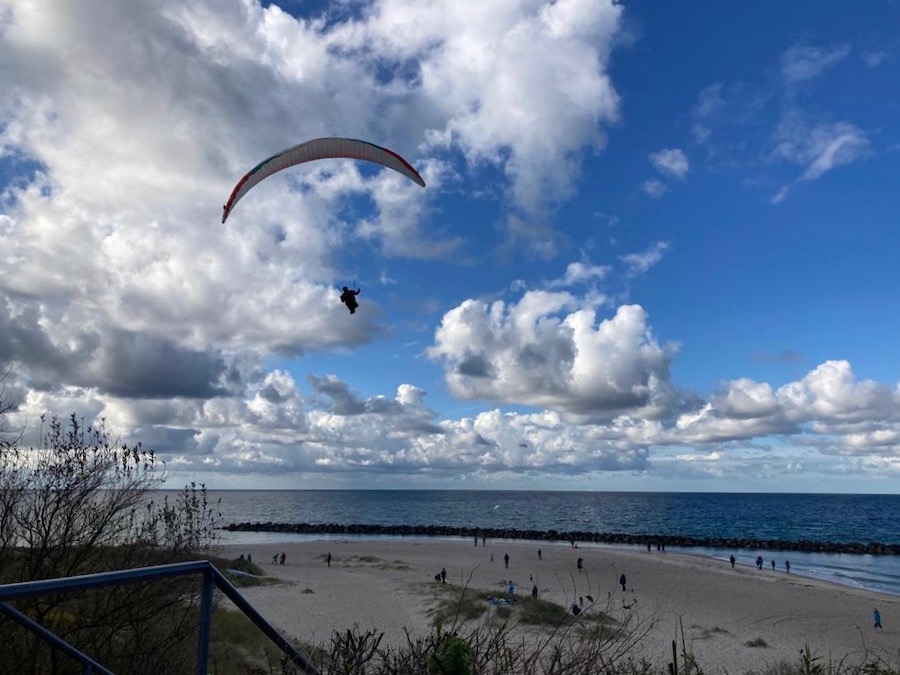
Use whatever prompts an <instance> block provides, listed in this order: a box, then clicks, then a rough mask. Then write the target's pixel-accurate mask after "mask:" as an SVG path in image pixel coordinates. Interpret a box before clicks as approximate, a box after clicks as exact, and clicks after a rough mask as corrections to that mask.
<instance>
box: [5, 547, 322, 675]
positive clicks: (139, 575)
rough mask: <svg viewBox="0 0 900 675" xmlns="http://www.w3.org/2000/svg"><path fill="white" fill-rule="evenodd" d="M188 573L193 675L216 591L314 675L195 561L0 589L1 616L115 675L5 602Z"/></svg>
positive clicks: (211, 570) (204, 656)
mask: <svg viewBox="0 0 900 675" xmlns="http://www.w3.org/2000/svg"><path fill="white" fill-rule="evenodd" d="M189 574H202V575H203V589H202V591H201V596H200V630H199V634H198V638H197V640H198V641H197V669H196V672H197V675H206V672H207V668H208V666H209V639H210V632H211V627H212V604H213V602H212V601H213V593H214V590H215V588H218V589H219V590H220V591H222V593H223V594H224V595H225V597H227V598H228V599H229V600H231V602H232V603H234V605H235V606H236V607H237V608H238V609H239V610H240V611H241V612H243V613H244V614H245V615H246V616H247V618H248V619H250V620H251V621H252V622H253V623H254V624H255V625H256V627H257V628H259V629H260V630H261V631H262V632H263V634H264V635H265V636H266V637H267V638H269V639H270V640H271V641H272V642H273V643H274V644H275V646H276V647H278V649H280V650H281V652H282V653H283V654H284V655H285V656H287V657H288V658H289V659H290V660H291V662H292V663H293V664H295V665H296V666H297V667H299V668H300V669H301V670H302V671H303V672H305V673H309V674H310V675H316V673H317V671H316V669H315V667H313V665H312V664H311V663H309V661H307V659H306V658H305V657H304V656H303V655H302V654H300V652H298V651H297V650H296V649H294V647H293V646H292V645H291V644H290V643H289V642H288V641H287V640H286V639H285V638H284V637H282V635H281V634H280V633H278V631H276V630H275V629H274V628H273V627H272V625H271V624H270V623H269V622H268V621H266V620H265V619H264V618H263V617H262V615H261V614H260V613H259V612H257V611H256V609H254V608H253V606H252V605H251V604H250V603H249V602H247V600H246V599H245V598H244V596H242V595H241V594H240V592H239V591H238V590H237V589H236V588H235V587H234V586H233V585H232V583H231V582H230V581H228V579H227V578H226V577H225V575H224V574H222V573H221V572H220V571H219V570H217V569H216V568H215V566H214V565H213V564H212V563H211V562H209V561H208V560H197V561H193V562H183V563H170V564H168V565H155V566H153V567H137V568H134V569H130V570H117V571H115V572H97V573H94V574H82V575H79V576H74V577H62V578H58V579H40V580H38V581H22V582H18V583H14V584H6V585H2V586H0V612H3V613H4V614H6V615H7V616H8V617H10V618H11V619H13V620H14V621H16V622H18V623H20V624H21V625H22V626H24V627H25V628H27V629H28V630H30V631H32V632H33V633H35V634H36V635H38V636H39V637H41V638H42V639H44V640H46V641H47V642H49V643H50V644H52V645H53V646H54V647H56V648H57V649H60V650H62V651H63V652H65V653H66V654H68V655H69V656H71V657H72V658H74V659H76V660H77V661H78V662H79V663H81V665H82V667H83V669H84V670H83V673H85V675H90V674H91V673H100V674H101V675H113V673H112V672H111V671H110V670H109V669H107V668H105V667H104V666H102V665H101V664H99V663H97V662H96V661H94V660H93V659H92V658H91V657H89V656H88V655H86V654H84V653H82V652H81V651H80V650H79V649H77V648H76V647H73V646H72V645H70V644H69V643H68V642H66V641H65V640H63V639H62V638H60V637H59V636H58V635H56V634H55V633H53V632H52V631H50V630H48V629H47V628H45V627H44V626H42V625H41V624H39V623H37V622H36V621H34V620H33V619H31V618H30V617H28V616H26V615H25V614H23V613H22V612H20V611H18V610H17V609H15V608H14V607H13V606H12V605H10V604H9V602H8V601H10V600H16V599H19V598H28V597H32V596H35V595H43V594H45V593H60V592H62V593H69V592H73V591H79V590H85V589H88V588H99V587H101V586H111V585H116V584H128V583H136V582H139V581H148V580H153V579H160V578H164V577H176V576H185V575H189Z"/></svg>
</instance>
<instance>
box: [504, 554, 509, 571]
mask: <svg viewBox="0 0 900 675" xmlns="http://www.w3.org/2000/svg"><path fill="white" fill-rule="evenodd" d="M503 566H504V567H505V568H507V569H509V553H504V554H503Z"/></svg>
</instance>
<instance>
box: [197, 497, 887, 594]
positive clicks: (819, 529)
mask: <svg viewBox="0 0 900 675" xmlns="http://www.w3.org/2000/svg"><path fill="white" fill-rule="evenodd" d="M209 496H210V497H211V498H212V499H216V500H218V499H220V500H221V501H220V503H219V504H218V508H219V510H220V511H221V513H222V519H223V522H224V523H225V524H229V523H241V522H269V521H271V522H278V523H338V524H351V523H362V524H375V525H446V526H452V527H476V528H513V529H519V530H559V531H570V530H581V531H588V532H615V533H625V534H648V535H670V536H677V535H680V536H689V537H697V538H703V537H722V538H748V539H782V540H791V541H797V540H811V541H832V542H841V543H848V542H862V543H869V542H874V541H877V542H881V543H885V544H898V543H900V495H826V494H821V495H820V494H733V493H646V492H645V493H634V492H522V491H460V490H446V491H445V490H438V491H431V490H327V491H325V490H321V491H319V490H296V491H210V493H209ZM271 537H278V538H280V540H285V539H288V538H308V537H302V536H299V535H293V536H291V537H288V536H287V535H263V534H262V533H227V534H226V535H225V537H224V539H225V540H226V541H229V542H234V543H239V542H247V543H252V542H255V541H264V540H270V538H271ZM690 551H691V552H693V553H697V554H700V555H711V556H714V557H721V558H723V559H725V558H727V557H728V556H729V555H730V554H731V553H732V551H724V550H714V549H690ZM734 553H735V555H736V556H738V558H739V560H747V561H748V564H749V561H750V560H752V559H753V558H755V557H756V555H757V552H756V551H752V552H751V551H749V550H742V551H734ZM760 553H761V554H762V555H763V557H764V558H765V560H766V563H767V564H768V562H769V560H770V559H771V557H773V553H772V552H771V551H769V552H766V551H761V552H760ZM776 555H777V558H776V560H777V562H778V565H779V567H781V566H782V565H783V560H782V559H783V558H786V557H787V556H789V557H790V560H791V565H792V568H791V571H792V572H793V573H797V574H801V575H804V574H805V575H807V576H814V577H818V578H823V579H827V580H831V581H837V582H839V583H844V584H848V585H854V586H860V587H864V588H870V589H873V590H882V591H889V592H892V593H900V556H870V555H851V554H820V553H801V552H791V553H789V554H776Z"/></svg>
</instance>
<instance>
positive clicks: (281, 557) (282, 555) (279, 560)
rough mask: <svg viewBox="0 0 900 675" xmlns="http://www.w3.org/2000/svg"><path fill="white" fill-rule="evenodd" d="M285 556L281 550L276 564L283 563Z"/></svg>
mask: <svg viewBox="0 0 900 675" xmlns="http://www.w3.org/2000/svg"><path fill="white" fill-rule="evenodd" d="M285 558H287V556H286V555H285V554H284V551H282V552H281V555H280V556H278V564H279V565H284V559H285Z"/></svg>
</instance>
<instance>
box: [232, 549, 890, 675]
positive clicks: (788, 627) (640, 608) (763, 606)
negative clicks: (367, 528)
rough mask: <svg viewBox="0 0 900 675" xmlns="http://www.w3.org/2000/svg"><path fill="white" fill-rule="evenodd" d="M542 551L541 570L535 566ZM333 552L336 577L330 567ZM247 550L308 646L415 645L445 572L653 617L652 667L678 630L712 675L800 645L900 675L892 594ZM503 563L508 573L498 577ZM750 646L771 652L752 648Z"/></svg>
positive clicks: (618, 558) (716, 567) (596, 557)
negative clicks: (376, 639) (359, 636)
mask: <svg viewBox="0 0 900 675" xmlns="http://www.w3.org/2000/svg"><path fill="white" fill-rule="evenodd" d="M538 548H540V549H542V552H543V560H538V556H537V551H538ZM281 551H285V553H286V554H287V560H286V564H285V565H283V566H281V565H271V560H272V556H273V555H274V554H276V553H279V552H281ZM329 551H330V552H331V554H332V563H331V568H330V569H329V568H328V567H326V564H325V560H324V556H325V554H326V553H327V552H329ZM248 552H252V554H253V560H254V562H256V563H257V564H259V565H261V566H262V567H263V568H264V569H265V571H266V572H267V573H268V574H270V575H272V576H275V577H278V578H280V579H284V580H286V581H289V582H291V583H290V584H279V585H275V586H262V587H251V588H246V589H243V592H244V594H245V596H246V597H247V599H248V600H249V601H250V602H251V603H252V604H253V605H254V607H256V608H257V610H259V612H260V613H261V614H262V615H263V616H264V617H266V619H268V620H269V621H270V622H271V623H272V624H273V625H274V626H275V627H276V628H278V629H279V630H281V631H283V632H284V633H285V634H286V635H289V636H292V637H295V638H297V639H300V640H303V641H304V642H307V643H309V642H313V643H318V642H325V641H327V640H328V639H329V637H330V636H331V633H332V631H334V630H344V629H346V628H350V627H352V626H353V625H354V624H356V625H358V626H359V627H360V628H361V629H363V630H365V629H369V628H372V629H377V630H378V631H379V632H384V634H385V638H384V640H385V642H387V643H391V644H403V643H405V639H406V638H405V633H404V628H405V629H408V630H409V632H410V633H411V634H412V635H413V636H417V635H424V634H427V633H428V632H429V631H430V630H431V628H430V625H429V619H428V616H427V610H428V608H429V606H430V605H429V598H428V596H427V594H426V593H424V592H423V589H422V587H421V584H422V583H435V582H434V575H435V574H436V573H438V572H439V571H440V569H441V567H444V568H446V570H447V583H452V584H457V585H464V584H467V585H468V586H469V587H470V588H474V589H492V590H495V591H498V592H499V591H502V590H505V585H504V584H505V582H506V580H508V579H510V578H511V579H513V580H514V581H515V582H517V583H518V592H519V593H520V594H521V595H526V596H527V595H529V594H530V592H531V586H532V583H531V582H530V581H529V576H533V577H534V580H535V581H536V583H537V585H538V587H539V588H540V592H541V598H543V599H546V600H551V601H554V602H558V603H560V604H563V605H565V606H569V605H570V604H571V602H572V601H573V599H575V598H577V597H579V596H585V595H592V596H593V597H594V599H595V601H596V603H597V604H596V605H595V607H597V608H598V609H600V610H606V608H607V603H609V605H610V606H611V607H612V610H613V611H612V612H611V613H612V615H613V616H614V617H616V618H622V617H624V616H626V615H627V614H628V613H632V612H634V613H636V618H637V619H639V620H651V619H654V618H655V621H656V623H655V625H654V627H653V629H652V631H651V632H650V634H649V635H648V636H647V638H646V639H645V640H644V641H643V642H642V645H641V648H642V654H643V655H645V656H647V657H648V658H650V659H651V660H652V661H653V663H654V665H656V666H657V667H659V668H665V665H666V663H668V661H669V660H671V641H672V640H673V639H674V638H675V637H676V635H679V646H680V644H681V639H680V633H678V626H679V620H680V621H681V625H683V627H684V635H685V639H686V640H687V643H688V649H689V650H693V652H694V654H695V655H696V656H697V658H698V662H699V664H700V665H701V667H702V668H703V669H704V671H705V672H707V673H716V672H723V671H724V669H725V668H727V670H728V672H729V673H732V674H737V673H743V672H745V671H748V670H750V669H756V668H761V667H762V666H764V665H765V664H766V663H768V662H773V661H778V660H780V659H785V658H786V659H791V660H793V659H795V658H797V657H798V656H799V652H800V650H801V649H802V648H803V647H804V645H805V644H807V643H808V644H809V645H810V647H811V648H812V649H813V651H814V652H815V653H817V654H819V655H821V656H824V657H826V658H827V657H828V656H829V655H830V656H831V657H833V658H835V659H839V658H841V657H843V656H845V655H849V656H850V658H851V659H854V658H855V659H857V660H859V659H861V658H862V655H863V654H864V653H865V652H866V650H868V652H869V653H870V654H878V655H879V656H881V657H883V658H887V659H888V662H889V663H890V664H891V665H893V666H894V667H895V668H896V667H897V666H898V663H900V596H892V595H887V594H879V593H873V592H870V591H862V590H857V589H852V588H846V587H843V586H839V585H835V584H829V583H826V582H821V581H815V580H811V579H807V578H804V577H801V576H798V575H796V574H790V575H788V574H786V573H785V572H784V571H781V570H779V571H772V570H770V569H764V570H763V571H761V572H760V571H758V570H756V569H755V568H748V567H741V566H738V567H737V568H736V569H734V570H732V569H731V568H730V566H729V565H728V564H727V563H721V562H719V561H714V560H710V559H707V558H703V557H699V556H689V555H680V554H674V553H665V554H663V553H657V552H656V551H655V550H654V551H653V552H652V553H648V552H646V550H645V549H642V550H638V549H624V548H623V549H614V548H594V547H587V548H578V549H572V548H570V547H569V546H568V545H561V544H557V543H538V542H533V543H524V542H506V541H502V540H499V541H491V540H488V542H487V547H482V545H481V543H480V542H479V545H478V546H477V547H476V546H474V545H473V541H472V540H469V541H468V542H466V541H464V540H459V541H456V540H430V539H413V538H408V539H387V540H384V539H383V540H365V539H346V540H327V541H318V542H303V543H295V542H294V543H284V544H265V545H254V546H249V547H248V546H236V545H235V546H226V547H222V550H221V551H220V553H221V554H223V555H227V556H228V557H232V558H235V557H237V556H238V555H239V554H240V553H244V554H246V553H248ZM491 553H493V554H494V561H493V562H491V561H490V556H491ZM505 553H509V556H510V563H509V569H505V568H504V562H503V556H504V554H505ZM579 557H581V558H584V570H583V571H581V572H578V571H577V570H576V560H577V559H578V558H579ZM364 558H365V560H364ZM373 559H377V560H373ZM622 573H624V574H625V575H626V577H627V588H628V590H627V591H626V592H624V593H623V592H622V589H621V586H619V585H618V580H619V576H620V574H622ZM304 591H306V592H304ZM308 591H312V592H311V593H310V592H308ZM635 601H636V602H635ZM585 603H586V604H587V601H586V600H585ZM485 605H486V606H487V603H485ZM623 605H631V609H625V608H624V607H623ZM874 607H877V608H878V609H879V610H880V611H881V615H882V623H883V625H884V626H885V629H884V630H883V631H877V632H876V631H875V630H874V629H873V627H872V610H873V608H874ZM757 638H762V639H763V640H765V642H766V643H767V644H768V646H767V647H748V646H746V644H745V643H746V642H748V641H750V640H754V639H757Z"/></svg>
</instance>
